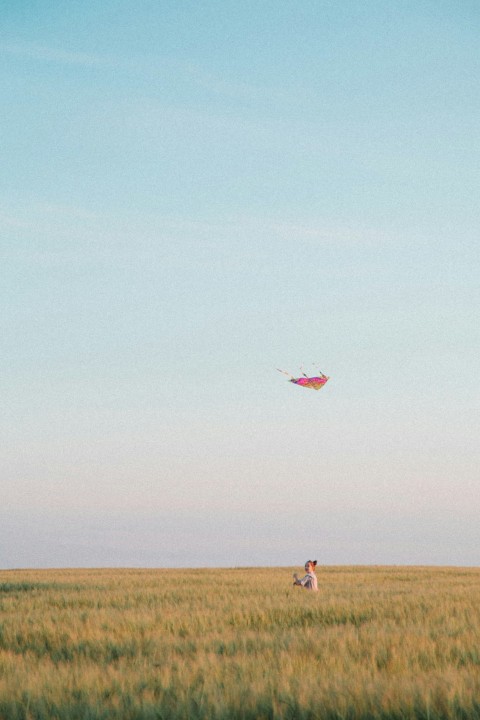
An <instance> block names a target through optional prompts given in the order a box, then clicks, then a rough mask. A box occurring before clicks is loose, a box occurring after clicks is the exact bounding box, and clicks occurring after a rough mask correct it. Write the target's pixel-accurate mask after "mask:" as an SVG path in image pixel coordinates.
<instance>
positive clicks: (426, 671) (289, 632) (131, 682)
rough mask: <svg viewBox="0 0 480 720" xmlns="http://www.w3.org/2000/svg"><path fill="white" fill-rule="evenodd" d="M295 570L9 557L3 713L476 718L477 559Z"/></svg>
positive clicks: (80, 719)
mask: <svg viewBox="0 0 480 720" xmlns="http://www.w3.org/2000/svg"><path fill="white" fill-rule="evenodd" d="M293 570H294V568H238V569H228V570H220V569H199V570H136V569H126V570H119V569H115V570H114V569H108V570H100V569H93V570H75V569H68V570H38V571H33V570H10V571H1V572H0V718H1V719H2V720H3V719H8V720H10V719H14V720H24V719H25V720H34V719H35V720H37V719H38V720H40V719H42V720H51V719H57V718H58V719H59V720H94V719H95V720H100V719H101V720H110V719H118V720H120V719H122V720H124V719H125V720H137V719H138V720H140V719H142V720H143V719H148V720H150V719H152V720H153V719H154V718H156V719H162V718H163V719H164V720H167V719H170V718H172V719H180V718H189V719H190V718H192V719H193V720H195V719H200V718H203V719H207V718H208V719H210V718H214V719H222V718H224V719H226V718H243V719H245V720H253V719H257V718H272V719H273V718H290V719H291V720H293V719H294V718H296V719H299V720H300V719H307V718H308V719H313V718H318V719H322V720H323V719H326V720H333V719H335V720H357V719H358V720H360V719H361V720H366V719H367V718H371V719H374V718H378V719H386V718H396V719H398V720H400V719H408V718H422V719H424V720H427V719H428V720H441V719H447V718H458V719H459V720H460V719H462V720H463V719H465V720H466V719H469V718H480V570H479V569H476V568H431V567H326V568H319V569H318V570H317V575H318V578H319V588H320V590H319V592H318V593H309V592H308V591H305V590H303V589H302V588H294V587H293V586H292V584H291V575H292V571H293ZM297 570H298V568H297Z"/></svg>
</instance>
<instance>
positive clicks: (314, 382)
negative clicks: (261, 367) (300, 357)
mask: <svg viewBox="0 0 480 720" xmlns="http://www.w3.org/2000/svg"><path fill="white" fill-rule="evenodd" d="M277 370H278V372H281V373H283V374H284V375H287V376H288V377H289V378H290V382H292V383H294V384H295V385H300V386H301V387H305V388H310V389H311V390H321V389H322V387H323V386H324V385H325V383H326V382H327V381H328V380H329V379H330V378H329V377H328V375H324V374H323V373H322V372H321V373H320V374H319V375H315V376H314V377H308V375H306V373H304V372H303V367H302V368H300V370H301V371H302V377H299V378H296V377H293V375H290V373H288V372H285V370H280V368H277Z"/></svg>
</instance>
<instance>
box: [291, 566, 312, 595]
mask: <svg viewBox="0 0 480 720" xmlns="http://www.w3.org/2000/svg"><path fill="white" fill-rule="evenodd" d="M316 566H317V561H316V560H307V562H306V563H305V572H306V573H307V574H306V575H305V577H303V578H299V577H298V575H297V573H294V574H293V578H294V580H293V584H294V585H301V586H302V587H304V588H305V590H318V582H317V576H316V575H315V568H316Z"/></svg>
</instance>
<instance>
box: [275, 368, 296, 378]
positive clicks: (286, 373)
mask: <svg viewBox="0 0 480 720" xmlns="http://www.w3.org/2000/svg"><path fill="white" fill-rule="evenodd" d="M277 370H278V372H281V373H282V374H283V375H286V376H287V377H289V378H290V379H291V380H294V379H295V378H294V377H293V375H290V373H288V372H285V370H280V368H277Z"/></svg>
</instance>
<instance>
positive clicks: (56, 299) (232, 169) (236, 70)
mask: <svg viewBox="0 0 480 720" xmlns="http://www.w3.org/2000/svg"><path fill="white" fill-rule="evenodd" d="M479 24H480V7H479V5H478V3H476V2H473V0H472V1H470V0H464V1H463V2H462V3H458V2H455V1H454V0H412V1H410V0H389V2H386V1H385V0H382V1H379V0H366V1H365V2H362V3H358V2H357V1H356V0H345V1H344V2H334V1H333V0H305V2H293V1H292V0H285V1H284V2H281V3H278V2H276V1H274V0H261V1H260V2H258V1H257V0H255V1H253V0H245V1H244V2H233V0H206V1H205V2H197V1H196V0H179V1H178V2H163V0H160V1H158V0H156V1H155V2H153V1H151V0H139V1H138V2H136V3H132V2H127V1H126V0H115V1H113V0H100V1H98V0H95V2H93V1H92V0H82V1H81V2H80V1H79V0H71V1H70V2H69V3H67V4H65V3H61V2H58V0H48V1H47V0H22V2H17V3H10V5H9V7H5V8H3V10H2V34H1V38H0V84H1V87H2V92H1V94H0V138H1V139H0V161H1V166H2V173H1V174H0V238H1V241H0V261H1V262H0V267H1V293H2V298H1V307H2V312H1V315H0V322H1V345H0V346H1V354H2V373H1V377H0V393H1V397H2V402H1V406H0V407H1V409H0V434H1V437H2V442H1V446H0V464H1V468H0V483H1V485H0V488H1V492H0V497H1V502H0V567H2V568H15V567H18V568H22V567H35V568H41V567H107V566H108V567H126V566H132V567H180V568H185V567H206V566H224V567H234V566H265V565H276V566H287V565H298V566H302V565H303V563H304V561H305V560H306V559H307V558H317V559H318V562H319V564H320V565H335V564H400V565H402V564H405V565H433V564H435V565H460V566H463V565H465V566H466V565H478V564H479V559H480V556H479V547H480V522H479V507H480V487H479V482H480V472H479V462H478V434H479V432H478V431H479V420H480V410H479V407H480V404H479V401H480V392H479V387H478V382H477V380H478V374H479V373H478V371H479V359H478V358H479V355H480V352H479V351H480V323H479V300H480V292H479V290H480V283H479V260H480V243H479V226H480V222H479V221H480V210H479V204H478V189H479V180H480V163H479V160H480V152H479V149H480V148H479V130H480V127H479V125H480V89H479V85H478V75H479V70H480V48H479V44H478V32H479ZM302 365H304V366H305V368H306V369H307V371H309V372H312V373H313V374H314V373H315V372H316V371H317V369H318V368H320V369H321V370H322V371H323V372H325V373H326V374H327V375H329V376H330V378H331V379H330V381H329V382H328V384H327V385H326V386H325V388H323V389H322V390H321V392H318V393H316V392H311V391H310V390H305V389H302V388H300V387H295V386H293V385H292V384H290V383H289V382H288V381H287V380H286V378H285V377H284V376H282V375H280V374H279V373H278V372H277V371H276V368H282V369H285V370H287V371H289V372H291V373H292V374H298V373H299V372H300V370H299V368H300V366H302Z"/></svg>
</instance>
